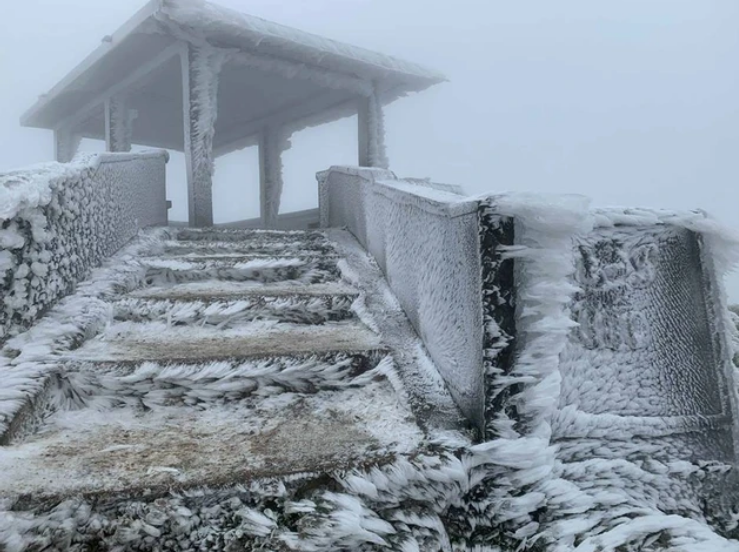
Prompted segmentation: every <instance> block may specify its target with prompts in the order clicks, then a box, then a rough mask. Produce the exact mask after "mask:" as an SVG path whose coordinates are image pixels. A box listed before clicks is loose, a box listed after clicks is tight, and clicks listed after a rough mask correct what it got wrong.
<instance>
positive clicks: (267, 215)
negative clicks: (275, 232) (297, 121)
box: [259, 126, 290, 228]
mask: <svg viewBox="0 0 739 552" xmlns="http://www.w3.org/2000/svg"><path fill="white" fill-rule="evenodd" d="M288 149H290V140H289V134H288V133H287V131H286V130H285V129H283V128H281V127H277V126H271V127H267V128H265V129H263V130H262V132H261V134H260V136H259V183H260V186H259V192H260V194H259V195H260V198H259V199H260V202H259V203H260V215H261V217H262V226H263V227H265V228H277V216H278V214H279V213H280V199H281V197H282V187H283V180H282V152H284V151H286V150H288Z"/></svg>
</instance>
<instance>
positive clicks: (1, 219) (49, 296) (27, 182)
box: [0, 153, 166, 341]
mask: <svg viewBox="0 0 739 552" xmlns="http://www.w3.org/2000/svg"><path fill="white" fill-rule="evenodd" d="M165 159H166V154H165V153H154V154H140V155H110V154H108V155H102V156H90V157H82V158H78V159H77V160H76V161H75V162H73V163H70V164H58V163H49V164H45V165H40V166H38V167H33V168H30V169H25V170H19V171H12V172H9V173H3V174H0V224H1V226H0V275H1V276H2V279H1V280H0V294H2V296H3V306H2V310H1V311H0V341H2V339H3V338H4V337H5V338H6V337H7V336H9V335H12V334H14V333H17V331H18V330H19V329H22V328H25V327H28V325H29V324H31V323H32V322H33V321H34V320H36V318H37V317H38V315H39V314H40V313H43V312H44V311H45V310H46V309H48V308H49V307H50V306H51V305H53V304H54V303H55V302H56V301H58V300H59V299H60V298H62V297H64V296H65V295H67V294H68V293H70V292H71V291H72V290H73V289H74V287H75V285H76V284H77V283H78V282H79V281H81V280H82V279H84V278H85V277H86V276H87V275H88V274H89V270H90V269H91V268H93V267H96V266H99V265H100V263H101V262H102V261H103V260H104V259H105V258H106V257H108V256H110V255H111V254H113V253H115V252H116V251H117V250H118V249H119V248H120V247H121V246H122V245H123V244H125V243H126V242H127V241H128V240H130V239H131V238H132V237H133V236H134V235H135V234H136V232H137V231H138V229H139V228H142V227H144V226H149V225H153V224H163V223H165V222H166V204H165V197H164V194H165V186H164V164H165Z"/></svg>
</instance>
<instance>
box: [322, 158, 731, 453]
mask: <svg viewBox="0 0 739 552" xmlns="http://www.w3.org/2000/svg"><path fill="white" fill-rule="evenodd" d="M319 188H320V196H319V197H320V204H321V223H322V225H323V226H332V227H337V226H338V227H346V228H347V229H348V230H349V231H350V232H351V233H352V234H354V236H355V237H356V238H357V240H358V241H359V242H360V243H361V244H362V245H363V246H364V247H365V248H366V249H367V250H368V251H369V253H371V254H372V256H373V257H374V258H375V259H376V261H377V263H378V264H379V266H380V267H381V268H382V270H383V272H384V273H385V275H386V278H387V280H388V283H389V285H390V287H391V288H392V290H393V291H394V293H395V295H396V296H397V298H398V300H399V302H400V303H401V306H402V307H403V309H404V310H405V312H406V314H407V315H408V317H409V319H410V320H411V322H412V323H413V325H414V327H415V328H416V331H417V332H418V334H419V336H420V337H421V338H422V339H423V341H424V343H425V345H426V348H427V350H428V352H429V355H430V356H431V358H432V359H433V361H434V363H435V364H436V366H437V368H438V369H439V371H440V373H441V375H442V376H443V377H444V379H445V381H446V383H447V385H448V387H449V390H450V392H451V393H452V396H453V397H454V399H455V400H456V402H457V404H458V406H459V407H460V409H461V410H462V412H463V413H464V414H465V415H466V416H467V417H468V419H469V420H470V421H471V422H472V423H473V424H475V425H476V426H477V427H478V428H479V429H480V432H481V435H482V436H484V437H485V438H487V439H494V438H496V437H500V436H503V435H549V437H548V439H547V440H548V441H549V440H550V439H551V442H556V441H559V440H568V439H588V438H591V437H592V436H593V435H596V434H597V435H604V436H608V435H609V432H612V434H613V436H614V437H615V438H618V436H619V435H634V436H635V437H634V438H643V439H649V440H656V441H655V442H659V443H660V446H663V447H671V446H673V445H675V443H679V444H680V446H682V449H680V450H681V452H680V453H679V456H680V457H682V458H694V457H698V458H701V459H704V460H708V459H710V460H720V461H723V462H733V461H734V459H735V458H737V455H736V451H737V448H739V431H738V429H737V424H736V420H737V415H736V413H737V393H736V385H737V381H736V379H737V378H736V373H735V370H734V367H733V365H732V362H731V359H732V354H733V351H732V350H731V346H730V333H731V331H732V330H731V328H730V326H731V325H730V324H729V323H728V322H727V321H726V316H728V314H727V313H728V311H727V310H726V305H725V300H724V295H723V287H722V283H721V273H722V270H723V268H722V267H721V266H717V265H716V263H717V262H719V261H720V260H721V259H724V258H725V257H726V256H727V254H728V253H727V252H729V251H730V249H731V247H729V246H727V244H726V240H725V239H724V236H725V232H724V231H723V230H720V229H718V225H716V223H715V222H714V221H712V220H711V219H710V218H707V217H706V215H705V214H704V213H700V212H690V213H668V212H662V211H649V210H639V209H634V210H591V209H590V208H589V205H588V201H587V200H586V199H585V198H576V197H572V196H564V197H550V198H541V197H539V196H526V197H520V196H512V195H499V196H490V197H479V198H465V197H462V196H459V195H456V194H452V193H449V192H446V191H443V190H440V189H433V188H430V187H428V186H419V185H417V183H416V182H414V181H404V180H399V179H397V178H396V177H395V176H394V175H393V174H392V173H390V172H388V171H383V170H377V169H365V168H348V167H333V168H332V169H331V170H329V171H326V172H324V173H320V174H319ZM609 428H613V429H612V430H609ZM616 428H618V430H616ZM699 436H700V437H699ZM675 446H677V445H675ZM671 450H672V449H671ZM675 450H677V449H675ZM673 452H674V451H672V452H670V454H673ZM674 454H675V455H676V456H677V455H678V454H677V453H676V452H674Z"/></svg>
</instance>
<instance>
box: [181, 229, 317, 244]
mask: <svg viewBox="0 0 739 552" xmlns="http://www.w3.org/2000/svg"><path fill="white" fill-rule="evenodd" d="M176 239H177V240H179V241H183V242H188V241H223V242H225V241H231V242H260V241H261V242H267V241H272V242H274V241H285V242H287V241H289V242H296V241H302V242H306V241H310V242H314V243H315V242H323V243H328V240H327V239H326V236H325V235H324V234H323V233H322V232H315V231H301V230H295V231H284V230H242V229H226V228H202V229H199V228H183V229H180V230H178V231H177V233H176Z"/></svg>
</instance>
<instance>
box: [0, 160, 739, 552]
mask: <svg viewBox="0 0 739 552" xmlns="http://www.w3.org/2000/svg"><path fill="white" fill-rule="evenodd" d="M372 174H376V171H365V170H355V171H354V172H348V173H347V174H345V175H344V176H346V177H347V178H345V179H344V180H342V181H341V182H340V184H341V185H343V186H345V189H341V188H340V187H339V185H338V183H336V182H333V183H332V182H331V180H330V175H329V180H328V184H329V185H330V186H333V185H336V189H330V190H329V198H328V201H329V203H328V207H329V210H331V209H334V214H333V215H332V214H331V213H330V212H329V215H328V216H329V219H331V217H332V216H333V217H339V216H347V217H348V218H347V219H346V221H345V224H347V225H348V226H349V228H350V229H351V230H352V232H354V233H355V235H356V236H357V237H358V239H359V240H360V242H361V240H362V239H364V240H365V241H366V243H367V249H368V252H369V255H368V252H366V251H363V250H362V248H361V247H360V246H359V245H358V244H357V243H356V242H355V241H354V240H353V239H352V238H351V237H349V236H348V235H347V234H346V233H345V232H343V231H341V230H332V231H331V232H330V233H329V236H330V237H331V240H333V241H334V242H335V243H331V242H330V241H328V240H326V236H325V235H324V234H322V233H319V232H315V233H290V232H284V233H281V232H269V231H267V232H255V231H243V230H242V231H236V230H224V231H216V230H211V229H206V230H181V231H173V230H160V231H156V232H152V233H149V234H147V236H145V237H141V238H139V240H138V241H137V242H136V243H135V244H134V245H132V246H131V249H130V250H129V251H128V252H127V253H124V254H121V255H118V256H116V257H115V258H114V259H113V260H112V262H111V263H110V265H109V266H107V267H106V268H104V269H103V271H101V272H99V273H97V274H96V276H95V278H94V279H93V280H92V281H91V282H90V283H89V284H84V285H82V286H81V288H80V292H79V293H78V294H77V295H75V296H73V297H70V298H68V299H67V300H66V301H64V302H62V303H60V304H59V305H58V307H57V308H56V309H54V310H52V312H51V313H50V315H49V317H47V318H44V319H43V320H42V321H40V322H39V323H38V324H36V325H35V326H34V327H33V328H32V329H31V330H30V331H28V332H27V333H25V334H22V335H19V336H18V337H16V338H14V339H12V340H11V341H10V342H8V344H7V345H6V347H5V349H4V350H3V356H2V357H0V358H2V361H1V362H2V363H3V365H4V368H3V369H4V370H6V372H5V373H7V374H9V381H10V382H11V383H12V385H11V386H9V387H8V389H7V390H4V391H3V395H2V402H0V407H2V408H3V410H2V411H1V412H2V414H3V415H4V418H3V419H4V421H5V424H6V427H8V426H11V425H12V424H13V423H14V422H15V420H21V421H22V423H20V424H16V426H15V427H11V431H10V435H11V438H10V439H6V440H5V443H6V446H5V447H3V448H0V462H1V463H2V464H3V465H4V466H6V467H7V470H6V472H4V473H3V475H0V484H2V485H4V490H5V492H4V493H1V494H2V495H3V499H2V504H0V542H2V543H3V544H4V545H5V546H6V547H7V548H8V549H10V550H23V549H28V548H27V547H30V549H34V548H33V547H36V548H38V547H42V546H47V545H50V544H52V545H53V546H55V547H57V548H62V549H63V548H70V547H71V548H74V547H77V549H80V550H83V549H85V546H86V547H88V548H95V547H97V548H102V549H118V550H134V549H139V550H155V549H172V550H187V549H192V548H196V549H208V550H228V549H234V548H242V549H260V548H261V549H270V550H281V549H290V550H306V551H313V550H316V551H317V550H337V551H338V550H360V551H362V550H382V549H389V550H400V551H409V550H419V551H420V550H475V551H478V552H479V551H488V552H489V551H494V552H503V551H509V550H539V551H543V550H546V551H547V552H565V551H567V552H569V551H572V550H575V551H576V552H583V551H586V552H606V551H608V552H624V551H626V552H636V551H641V550H643V551H647V552H650V551H655V552H656V551H657V550H675V551H684V552H693V551H698V552H700V551H706V552H709V551H714V550H718V551H723V550H726V551H730V550H739V542H737V540H732V539H736V538H737V537H738V536H739V535H738V527H739V512H737V503H738V501H737V496H739V495H738V493H739V478H737V474H736V472H735V471H734V464H735V463H736V455H735V446H736V442H735V440H734V438H735V437H734V435H735V433H736V426H735V423H736V412H737V411H736V381H737V379H736V368H735V367H734V366H733V364H732V363H731V357H732V355H733V354H734V352H735V351H734V349H733V347H735V344H736V343H737V342H739V338H738V337H737V335H736V333H735V332H734V330H733V325H732V322H731V320H730V319H729V315H728V314H727V313H728V311H726V305H725V299H724V297H723V292H722V289H721V285H720V275H721V271H722V270H725V269H726V268H727V267H728V266H729V265H730V263H731V260H732V257H733V253H732V247H734V246H733V244H732V240H731V239H730V237H729V236H728V234H727V233H726V232H724V231H723V230H722V229H720V228H718V227H717V226H716V225H715V224H714V223H713V222H712V221H711V220H710V219H708V218H706V217H705V216H704V215H703V214H700V213H696V214H681V215H675V214H670V213H660V212H652V211H627V210H610V211H590V210H589V208H588V205H587V201H586V200H584V199H582V198H578V197H566V198H552V197H543V198H542V197H533V196H515V195H502V196H494V197H487V198H477V199H473V200H460V199H459V198H458V197H455V196H452V195H450V194H446V193H444V192H443V191H440V190H433V189H427V188H426V189H421V190H420V191H418V192H416V190H417V188H416V187H415V186H413V184H412V183H409V182H396V183H393V182H392V181H390V182H387V181H384V182H375V181H373V179H372V178H373V177H372ZM382 174H383V175H385V176H382V178H387V176H386V175H387V173H386V172H384V171H382ZM363 179H365V180H367V181H368V182H370V185H371V186H374V187H375V188H377V189H376V190H375V189H370V190H369V191H370V192H371V193H375V192H377V193H376V195H377V196H379V197H377V198H369V199H368V195H367V194H363V193H360V192H363V191H364V192H366V191H367V189H366V188H365V189H364V190H363V189H362V188H363V186H364V185H365V184H363V182H362V180H363ZM378 180H379V179H378ZM334 192H335V193H334ZM337 197H341V198H343V199H346V200H351V199H354V203H352V204H351V206H352V207H353V208H352V209H350V208H348V207H347V206H346V204H340V205H337V203H336V201H337V200H336V198H337ZM390 203H392V205H390ZM377 205H379V206H380V207H377ZM357 209H366V210H367V211H368V213H361V212H360V213H357V212H356V210H357ZM380 210H382V211H384V212H385V213H386V216H387V218H377V219H375V218H372V217H377V215H378V211H380ZM351 217H354V218H351ZM336 220H337V219H336V218H334V219H331V222H332V223H333V224H336ZM375 220H379V221H380V222H382V227H381V228H376V227H375V226H373V225H374V224H376V223H375V222H373V221H375ZM440 221H441V222H440ZM422 223H423V224H425V225H426V226H425V227H424V226H423V224H422ZM460 228H462V229H463V231H461V230H460ZM468 232H471V234H468ZM400 236H404V238H402V239H401V237H400ZM419 236H421V237H419ZM437 236H438V237H437ZM421 239H423V240H425V241H426V243H427V244H429V245H427V246H423V247H421V246H419V247H416V245H415V244H416V242H420V241H421ZM403 240H405V242H407V243H406V246H405V247H406V249H405V251H406V252H407V257H408V258H404V259H401V258H399V256H400V253H401V251H402V248H401V243H402V242H403ZM414 240H415V241H414ZM247 242H248V243H249V245H246V243H247ZM268 244H272V245H268ZM273 246H274V249H272V247H273ZM433 246H438V248H439V249H440V250H443V255H447V256H448V255H457V256H456V257H451V258H452V259H453V260H451V261H450V260H449V257H444V256H441V255H442V253H440V252H439V251H436V250H434V248H433ZM466 246H470V247H473V249H472V251H470V250H467V249H465V247H466ZM256 250H259V251H261V252H260V253H259V254H254V252H255V251H256ZM297 251H311V252H312V253H311V254H307V255H306V254H302V255H299V254H297V253H296V252H297ZM450 251H451V252H450ZM131 253H135V254H136V257H135V258H133V257H132V256H131ZM372 257H374V260H373V258H372ZM375 260H376V263H375ZM444 263H452V268H453V269H454V270H453V271H450V270H448V269H449V267H446V266H445V265H444ZM437 265H442V266H441V268H440V267H439V266H437ZM381 268H382V269H384V270H385V271H386V273H387V274H389V278H388V280H387V281H384V280H383V279H382V278H381V275H380V269H381ZM401 269H402V270H401ZM413 269H415V272H416V274H413V273H412V270H413ZM393 270H395V271H396V272H393ZM465 273H466V275H465ZM393 274H395V276H393ZM193 275H194V276H193ZM465 278H467V280H465ZM449 281H451V282H452V283H453V284H454V285H458V284H459V282H467V284H465V285H458V287H450V286H449V285H447V286H446V287H443V284H445V283H447V282H449ZM432 283H435V284H437V285H439V289H437V290H434V289H431V287H430V286H431V284H432ZM134 288H139V289H134ZM260 288H261V289H262V295H260V294H259V291H258V290H259V289H260ZM347 288H353V293H347ZM301 289H303V290H305V292H304V293H302V294H301V293H300V291H299V290H301ZM308 290H313V291H308ZM440 290H444V291H443V292H442V291H440ZM290 291H295V293H290ZM270 293H271V294H272V295H270ZM445 293H448V295H445ZM326 294H328V295H334V296H337V297H334V299H336V300H338V296H340V297H341V301H342V302H341V303H340V305H341V306H340V309H341V311H342V312H343V313H344V315H347V314H349V313H348V312H347V304H346V301H347V300H348V299H349V298H351V300H352V301H353V303H352V305H351V308H350V311H351V315H350V316H349V318H342V319H340V320H332V319H331V316H332V313H333V307H332V306H331V305H333V303H325V302H323V303H316V302H314V299H315V298H316V297H321V298H324V297H325V296H326ZM424 294H429V295H428V297H424ZM465 294H467V297H466V298H465V297H464V295H465ZM460 296H462V298H461V299H460ZM268 298H270V299H269V300H268ZM278 298H279V299H280V300H285V302H283V303H276V304H275V303H274V302H273V300H275V299H278ZM334 299H332V301H333V300H334ZM431 299H433V301H431ZM424 301H428V303H425V304H426V305H428V306H429V307H434V308H435V309H436V311H431V314H430V311H428V310H426V311H423V310H421V309H420V308H419V305H424ZM464 301H469V302H470V303H469V304H470V305H472V303H473V302H475V301H476V303H475V305H476V306H471V307H468V308H470V309H472V311H471V312H472V315H473V316H474V318H472V317H471V318H470V320H473V321H476V322H475V323H477V324H478V328H477V330H476V331H477V332H478V333H477V334H475V335H477V336H479V342H478V341H476V342H475V343H474V344H472V345H469V344H468V345H467V346H469V347H472V348H474V350H475V351H476V353H475V355H474V358H473V359H472V360H470V361H465V362H469V363H470V364H468V365H467V366H465V368H467V369H469V372H468V374H467V375H471V376H473V377H477V378H478V380H477V381H478V383H479V385H480V386H481V388H482V389H483V391H484V396H483V397H482V400H481V402H480V405H479V406H480V409H481V412H480V416H481V418H483V421H484V425H483V427H482V429H483V430H484V431H482V432H480V433H478V437H479V441H480V442H478V443H476V444H475V443H473V441H472V440H471V439H470V437H469V434H468V433H467V431H466V428H465V427H464V424H463V423H460V419H459V415H458V414H459V413H458V412H457V411H456V408H455V406H454V404H453V401H452V396H453V394H452V393H450V391H453V390H454V387H453V386H452V385H449V381H450V378H457V380H462V378H461V377H459V373H460V372H461V371H460V370H459V366H461V362H462V361H461V360H460V359H461V357H460V358H457V359H456V360H457V361H458V362H459V364H458V365H457V366H456V367H455V368H457V369H458V372H457V373H454V372H452V371H447V372H444V370H443V369H442V367H441V366H440V365H439V361H438V360H437V358H435V357H434V354H433V347H434V341H435V340H436V342H437V343H441V342H443V341H442V340H445V339H446V340H448V339H450V337H449V336H448V335H443V336H440V335H439V334H438V333H435V331H438V329H439V328H434V327H433V326H430V325H428V326H424V324H423V323H422V322H423V321H421V322H419V321H418V319H416V320H414V317H429V319H430V320H434V321H435V323H436V324H437V325H440V326H441V327H442V328H443V330H444V331H445V332H447V333H454V332H457V331H459V332H460V333H464V332H465V331H467V330H464V329H460V328H464V327H465V326H464V325H460V323H459V322H458V321H455V316H456V315H457V314H456V313H457V311H456V310H455V309H459V308H460V304H465V303H464ZM276 305H283V306H284V307H285V308H286V309H287V311H289V312H293V313H301V316H304V317H306V319H305V320H283V319H281V318H280V316H283V314H280V309H278V308H276ZM208 309H212V310H208ZM414 309H415V310H414ZM444 309H446V310H444ZM474 309H476V310H474ZM301 311H302V312H301ZM404 311H405V312H407V313H408V315H407V317H406V315H405V314H404ZM419 313H420V314H419ZM612 313H622V314H623V316H619V317H614V316H612ZM637 313H638V314H637ZM445 314H446V318H444V315H445ZM116 316H117V318H118V319H116ZM314 316H315V318H314ZM211 317H212V318H211ZM642 317H644V318H646V323H645V322H644V321H643V320H641V318H642ZM306 322H310V323H309V324H306ZM412 324H413V325H412ZM413 326H415V328H416V330H417V331H418V336H420V338H421V339H418V336H416V335H414V331H413ZM419 327H420V328H421V329H418V328H419ZM93 334H97V335H96V336H93ZM475 339H477V338H475ZM80 344H82V346H81V347H79V348H77V349H76V350H74V351H70V350H69V349H70V348H73V347H76V346H78V345H80ZM453 345H455V346H456V344H453ZM695 351H699V352H700V354H695ZM478 354H479V355H478ZM472 356H473V355H471V356H470V358H472ZM439 358H441V359H442V360H444V359H446V360H449V361H451V360H455V359H453V358H452V357H450V356H443V355H442V356H441V357H439ZM475 363H478V364H475ZM449 366H452V365H451V364H449ZM474 366H477V368H476V369H477V370H478V372H477V373H475V372H474V370H472V369H471V368H470V367H474ZM596 368H597V369H596ZM450 374H451V375H450ZM442 375H443V376H446V381H447V385H445V384H444V380H443V379H442V377H441V376H442ZM635 380H636V382H638V386H637V385H635ZM453 383H456V384H458V383H459V381H457V382H453ZM642 389H648V391H649V400H647V401H645V400H643V399H642V396H641V393H642ZM29 399H31V400H30V402H29ZM455 399H457V400H458V395H457V396H455ZM29 405H30V406H29ZM24 408H25V409H26V410H25V413H24V415H23V416H18V413H19V412H20V411H21V410H23V409H24ZM412 415H413V416H415V418H414V417H412ZM6 434H8V433H7V432H6ZM72 435H75V436H77V439H78V443H77V444H75V443H73V442H71V440H70V437H71V436H72ZM8 443H9V446H8ZM44 479H45V480H44ZM142 487H146V488H142ZM21 493H26V494H23V495H21Z"/></svg>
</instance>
